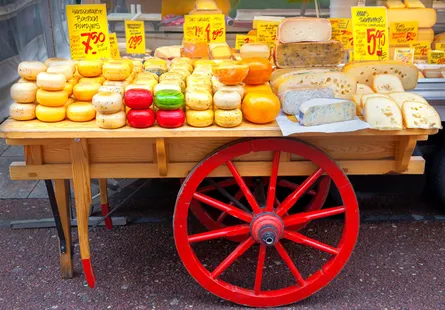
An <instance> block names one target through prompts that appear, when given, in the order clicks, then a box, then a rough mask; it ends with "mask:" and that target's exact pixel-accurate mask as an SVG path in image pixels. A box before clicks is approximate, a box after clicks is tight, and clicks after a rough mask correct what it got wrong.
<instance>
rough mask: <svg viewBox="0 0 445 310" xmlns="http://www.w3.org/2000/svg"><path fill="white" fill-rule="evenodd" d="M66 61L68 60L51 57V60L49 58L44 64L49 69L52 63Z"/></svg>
mask: <svg viewBox="0 0 445 310" xmlns="http://www.w3.org/2000/svg"><path fill="white" fill-rule="evenodd" d="M65 60H67V59H65V58H58V57H51V58H48V59H47V60H45V61H44V62H43V63H44V64H45V66H47V67H49V66H50V65H51V64H52V63H55V62H59V61H65ZM73 64H74V62H73Z"/></svg>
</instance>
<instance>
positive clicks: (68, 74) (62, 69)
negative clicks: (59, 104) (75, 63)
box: [46, 66, 73, 81]
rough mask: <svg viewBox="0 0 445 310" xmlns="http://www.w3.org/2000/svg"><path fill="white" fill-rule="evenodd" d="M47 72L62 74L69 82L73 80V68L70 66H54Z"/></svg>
mask: <svg viewBox="0 0 445 310" xmlns="http://www.w3.org/2000/svg"><path fill="white" fill-rule="evenodd" d="M46 72H50V73H62V74H63V75H64V76H65V78H66V80H67V81H68V80H70V79H72V78H73V68H72V67H69V66H52V67H49V68H48V70H46Z"/></svg>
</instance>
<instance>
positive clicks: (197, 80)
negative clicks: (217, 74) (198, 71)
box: [187, 75, 212, 87]
mask: <svg viewBox="0 0 445 310" xmlns="http://www.w3.org/2000/svg"><path fill="white" fill-rule="evenodd" d="M194 84H196V85H206V86H208V87H211V86H212V81H211V80H210V79H209V78H205V77H201V76H197V75H190V76H189V77H187V86H190V85H194Z"/></svg>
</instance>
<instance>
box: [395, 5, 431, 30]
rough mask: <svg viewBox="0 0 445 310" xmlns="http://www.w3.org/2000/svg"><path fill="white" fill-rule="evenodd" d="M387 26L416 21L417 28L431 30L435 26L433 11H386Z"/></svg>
mask: <svg viewBox="0 0 445 310" xmlns="http://www.w3.org/2000/svg"><path fill="white" fill-rule="evenodd" d="M387 16H388V24H390V23H404V22H412V21H418V22H419V28H431V27H433V26H434V25H435V24H436V21H437V14H436V10H435V9H411V8H410V9H408V8H405V9H397V10H387Z"/></svg>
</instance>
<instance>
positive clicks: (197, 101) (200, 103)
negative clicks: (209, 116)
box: [185, 90, 212, 111]
mask: <svg viewBox="0 0 445 310" xmlns="http://www.w3.org/2000/svg"><path fill="white" fill-rule="evenodd" d="M185 104H186V106H187V107H189V108H190V109H192V110H197V111H203V110H207V109H210V107H211V106H212V95H211V94H210V93H209V92H207V91H202V90H196V91H193V92H187V93H186V94H185Z"/></svg>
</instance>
